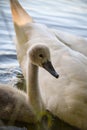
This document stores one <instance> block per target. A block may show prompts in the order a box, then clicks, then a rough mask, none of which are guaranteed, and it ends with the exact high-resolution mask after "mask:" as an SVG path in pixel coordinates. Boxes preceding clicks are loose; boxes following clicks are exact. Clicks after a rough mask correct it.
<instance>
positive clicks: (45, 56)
mask: <svg viewBox="0 0 87 130" xmlns="http://www.w3.org/2000/svg"><path fill="white" fill-rule="evenodd" d="M28 56H29V60H30V62H31V63H32V64H33V65H36V66H40V67H43V68H44V69H46V70H47V71H48V72H49V73H50V74H52V75H53V76H54V77H56V78H58V77H59V75H58V74H57V72H56V71H55V69H54V67H53V65H52V63H51V58H50V51H49V48H48V47H47V46H46V45H42V44H38V45H33V46H32V47H30V49H29V51H28Z"/></svg>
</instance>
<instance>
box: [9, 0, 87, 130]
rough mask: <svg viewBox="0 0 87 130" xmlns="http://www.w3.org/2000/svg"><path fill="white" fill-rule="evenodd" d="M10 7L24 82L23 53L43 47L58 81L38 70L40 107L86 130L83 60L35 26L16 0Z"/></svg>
mask: <svg viewBox="0 0 87 130" xmlns="http://www.w3.org/2000/svg"><path fill="white" fill-rule="evenodd" d="M10 4H11V10H12V17H13V23H14V28H15V32H16V38H17V42H16V50H17V58H18V61H19V64H20V66H21V69H22V72H23V75H24V77H25V80H27V79H28V78H29V76H28V71H27V70H28V68H27V66H28V65H27V64H28V60H27V59H28V55H26V53H27V52H28V50H29V48H30V47H31V46H33V45H36V44H37V45H38V44H42V45H46V46H47V47H48V48H49V50H50V53H51V60H52V62H53V63H54V68H55V69H56V71H57V72H59V75H60V78H59V79H58V80H56V79H54V78H52V77H50V75H49V73H47V72H46V71H44V70H43V69H40V70H39V84H40V86H39V89H40V95H41V97H42V100H43V103H44V106H45V108H46V109H47V110H49V111H50V112H51V113H52V114H53V115H54V116H57V117H59V118H60V119H61V120H63V121H65V122H67V123H68V124H70V125H73V126H76V127H77V128H80V129H82V130H83V129H84V130H87V123H86V121H87V57H86V56H85V54H83V53H81V52H80V51H79V49H78V51H76V50H75V49H72V47H69V46H66V45H65V44H64V43H63V42H62V41H61V40H60V39H58V37H57V36H56V35H55V33H54V32H52V31H50V29H49V28H48V27H47V26H45V25H43V24H40V23H35V22H34V20H33V19H32V18H31V16H29V15H28V14H27V13H26V11H25V10H24V9H23V8H22V6H21V5H20V4H19V2H18V1H17V0H15V1H14V0H10ZM77 42H78V41H77ZM78 47H79V46H78ZM78 47H77V48H78ZM83 49H84V47H83ZM80 50H81V49H80ZM83 52H84V51H83Z"/></svg>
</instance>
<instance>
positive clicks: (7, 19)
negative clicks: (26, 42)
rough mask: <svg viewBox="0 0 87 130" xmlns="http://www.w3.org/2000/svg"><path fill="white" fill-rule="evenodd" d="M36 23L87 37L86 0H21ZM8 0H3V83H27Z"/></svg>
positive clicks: (0, 70) (0, 11)
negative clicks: (18, 57) (20, 62)
mask: <svg viewBox="0 0 87 130" xmlns="http://www.w3.org/2000/svg"><path fill="white" fill-rule="evenodd" d="M20 3H21V4H22V6H23V7H24V8H25V9H26V11H27V12H28V13H29V14H30V15H31V16H32V17H33V18H34V20H35V21H36V22H39V23H44V24H46V25H47V26H48V27H50V28H55V29H57V30H62V31H66V32H69V33H72V34H75V35H78V36H82V37H85V38H87V1H86V0H55V1H54V0H32V1H31V0H26V1H23V0H20ZM14 35H15V32H14V27H13V23H12V17H11V11H10V6H9V1H8V0H0V83H4V84H7V83H10V84H12V85H13V86H14V85H15V84H18V86H20V85H22V86H23V84H24V79H23V75H22V72H21V69H20V67H19V64H18V61H17V57H16V49H15V44H14Z"/></svg>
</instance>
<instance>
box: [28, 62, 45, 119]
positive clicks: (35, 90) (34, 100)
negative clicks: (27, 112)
mask: <svg viewBox="0 0 87 130" xmlns="http://www.w3.org/2000/svg"><path fill="white" fill-rule="evenodd" d="M27 94H28V97H29V104H30V105H31V107H32V109H33V111H34V113H35V114H36V116H37V118H38V119H40V118H41V116H42V113H43V110H44V105H43V102H42V98H41V95H40V90H39V86H38V67H37V66H36V65H33V64H32V63H31V62H29V63H28V71H27Z"/></svg>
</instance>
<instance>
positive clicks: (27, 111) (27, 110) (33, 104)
mask: <svg viewBox="0 0 87 130" xmlns="http://www.w3.org/2000/svg"><path fill="white" fill-rule="evenodd" d="M27 55H28V57H29V58H28V59H27V61H28V64H27V71H28V73H27V74H28V75H27V79H26V85H27V94H26V93H24V92H23V91H21V90H18V89H17V88H13V87H11V86H9V85H8V86H6V85H3V84H1V85H0V119H5V120H9V122H10V123H11V122H12V123H13V122H15V121H22V122H26V123H31V122H32V123H35V122H37V121H41V118H42V116H43V115H44V114H45V111H46V110H45V108H44V103H43V101H42V97H41V95H40V92H39V87H38V84H39V83H38V66H41V67H43V68H44V69H46V70H47V71H48V72H49V73H51V74H52V75H53V76H54V77H56V78H58V74H57V73H56V71H55V70H54V68H53V66H52V64H51V61H50V52H49V49H48V47H46V46H45V45H35V46H32V47H30V49H29V51H28V52H27Z"/></svg>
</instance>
